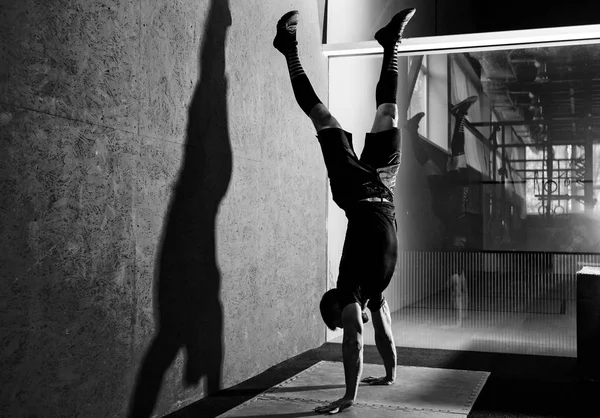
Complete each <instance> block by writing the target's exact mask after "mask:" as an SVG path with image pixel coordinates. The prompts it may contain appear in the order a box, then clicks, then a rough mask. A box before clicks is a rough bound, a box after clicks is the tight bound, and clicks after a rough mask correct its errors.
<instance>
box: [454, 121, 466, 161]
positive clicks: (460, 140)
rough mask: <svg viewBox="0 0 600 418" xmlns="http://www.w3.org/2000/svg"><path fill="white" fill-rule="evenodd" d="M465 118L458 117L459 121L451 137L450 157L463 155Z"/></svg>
mask: <svg viewBox="0 0 600 418" xmlns="http://www.w3.org/2000/svg"><path fill="white" fill-rule="evenodd" d="M465 120H466V119H465V117H464V115H462V116H460V120H459V121H456V128H455V129H454V135H453V136H452V155H453V156H455V155H461V154H464V153H465Z"/></svg>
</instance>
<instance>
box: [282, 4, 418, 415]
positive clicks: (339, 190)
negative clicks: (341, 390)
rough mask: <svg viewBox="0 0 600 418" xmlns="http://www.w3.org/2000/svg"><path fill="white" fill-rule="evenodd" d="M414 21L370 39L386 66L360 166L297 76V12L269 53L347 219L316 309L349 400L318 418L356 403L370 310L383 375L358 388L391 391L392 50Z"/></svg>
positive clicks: (397, 154) (395, 141) (395, 148)
mask: <svg viewBox="0 0 600 418" xmlns="http://www.w3.org/2000/svg"><path fill="white" fill-rule="evenodd" d="M414 13H415V9H406V10H403V11H402V12H400V13H398V14H396V15H395V16H394V17H393V18H392V19H391V21H390V22H389V23H388V25H386V26H385V27H383V28H382V29H380V30H379V31H377V33H376V34H375V39H376V40H377V42H379V44H380V45H381V46H382V47H383V64H382V68H381V74H380V79H379V82H378V83H377V86H376V93H375V96H376V97H375V99H376V104H377V109H376V112H375V120H374V122H373V127H372V129H371V132H370V133H367V134H366V138H365V146H364V149H363V152H362V154H361V156H360V158H358V157H357V155H356V153H355V152H354V148H353V144H352V134H350V133H349V132H346V131H344V130H343V129H342V127H341V126H340V124H339V122H338V121H337V120H336V119H335V118H334V117H333V115H332V114H331V113H330V112H329V110H328V109H327V108H326V107H325V105H323V103H321V101H320V100H319V98H318V97H317V95H316V94H315V92H314V90H313V88H312V86H311V83H310V81H309V80H308V77H307V76H306V74H305V73H304V70H303V69H302V65H301V64H300V59H299V58H298V47H297V44H298V43H297V40H296V29H297V25H298V12H297V11H291V12H289V13H286V14H285V15H284V16H283V17H282V18H281V19H280V20H279V22H278V23H277V35H276V36H275V40H274V41H273V45H274V46H275V48H277V49H278V50H279V51H280V52H281V53H282V54H283V55H284V56H285V58H286V61H287V65H288V70H289V73H290V78H291V82H292V89H293V91H294V96H295V98H296V101H297V102H298V105H299V106H300V108H301V109H302V110H303V111H304V113H306V114H307V115H308V117H309V118H310V119H311V121H312V122H313V124H314V126H315V129H316V131H317V138H318V140H319V144H320V146H321V150H322V152H323V157H324V160H325V166H326V168H327V175H328V177H329V182H330V186H331V192H332V197H333V200H334V202H335V203H336V204H337V205H338V206H339V207H340V208H341V209H342V210H344V211H345V214H346V217H347V219H348V227H347V230H346V237H345V240H344V247H343V251H342V258H341V261H340V266H339V276H338V280H337V287H336V288H335V289H331V290H329V291H328V292H326V293H325V294H324V295H323V298H322V299H321V303H320V310H321V315H322V317H323V321H324V322H325V324H326V325H327V327H329V328H330V329H331V330H335V329H336V328H343V331H344V336H343V341H342V354H343V363H344V375H345V381H346V393H345V395H344V397H342V398H341V399H338V400H337V401H335V402H332V403H331V404H329V405H326V406H322V407H319V408H316V409H315V410H316V411H317V412H321V413H336V412H340V411H342V410H344V409H346V408H348V407H350V406H352V404H353V403H354V401H355V400H356V395H357V391H358V385H359V379H360V376H361V374H362V365H363V359H362V356H363V339H362V333H363V320H362V315H363V311H364V310H365V309H366V308H367V307H368V308H369V309H370V311H371V313H372V316H373V327H374V330H375V343H376V346H377V349H378V351H379V353H380V355H381V357H382V359H383V364H384V367H385V371H386V374H385V376H383V377H379V378H375V377H368V378H365V379H363V380H362V381H363V382H365V383H368V384H372V385H390V384H392V383H393V382H394V380H395V378H396V346H395V343H394V338H393V335H392V328H391V316H390V310H389V307H388V304H387V302H386V300H385V298H384V297H383V291H384V290H385V289H386V288H387V286H388V285H389V283H390V280H391V278H392V275H393V273H394V269H395V267H396V260H397V250H398V237H397V235H396V233H397V227H396V217H395V212H394V185H395V183H396V175H397V173H398V169H399V167H400V159H401V149H400V144H401V138H400V131H399V130H398V127H397V126H398V122H397V116H398V115H397V113H398V109H397V105H396V93H397V86H398V61H397V59H398V58H397V54H398V51H397V47H398V44H399V42H400V40H401V37H402V32H403V31H404V28H405V27H406V24H407V23H408V22H409V20H410V19H411V18H412V16H413V15H414Z"/></svg>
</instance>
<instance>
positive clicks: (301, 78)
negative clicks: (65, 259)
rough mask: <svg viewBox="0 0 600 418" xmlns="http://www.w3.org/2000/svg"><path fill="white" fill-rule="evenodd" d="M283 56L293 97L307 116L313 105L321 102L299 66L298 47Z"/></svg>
mask: <svg viewBox="0 0 600 418" xmlns="http://www.w3.org/2000/svg"><path fill="white" fill-rule="evenodd" d="M284 55H285V60H286V61H287V65H288V70H289V72H290V79H291V81H292V89H293V90H294V96H295V97H296V101H297V102H298V105H299V106H300V108H301V109H302V111H303V112H304V113H306V114H307V115H308V114H309V113H310V111H311V110H312V108H313V107H315V105H317V104H319V103H321V100H320V99H319V97H318V96H317V94H316V93H315V91H314V89H313V87H312V85H311V84H310V80H309V79H308V77H307V76H306V73H305V72H304V69H303V68H302V64H300V57H298V47H297V46H293V47H292V48H290V49H288V50H287V51H286V52H285V54H284Z"/></svg>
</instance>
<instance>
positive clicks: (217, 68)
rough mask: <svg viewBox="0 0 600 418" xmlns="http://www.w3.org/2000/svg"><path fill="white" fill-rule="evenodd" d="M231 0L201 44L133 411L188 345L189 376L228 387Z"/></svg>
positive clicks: (148, 410) (210, 386) (147, 411)
mask: <svg viewBox="0 0 600 418" xmlns="http://www.w3.org/2000/svg"><path fill="white" fill-rule="evenodd" d="M229 26H231V14H230V9H229V1H228V0H212V3H211V6H210V12H209V14H208V17H207V21H206V25H205V30H204V37H203V39H202V47H201V50H200V69H201V78H200V80H199V82H198V84H197V86H196V89H195V91H194V95H193V97H192V101H191V103H190V107H189V113H188V126H187V137H186V143H185V152H184V157H183V163H182V167H181V171H180V175H179V178H178V181H177V183H176V187H175V190H174V194H173V197H172V200H171V202H170V206H169V210H168V214H167V217H166V220H165V224H164V225H163V232H162V242H161V245H160V248H159V256H158V258H157V265H156V266H155V282H154V298H155V301H156V302H157V305H156V306H157V325H156V331H155V332H156V334H155V336H154V338H153V340H152V342H151V344H150V347H149V348H148V351H147V353H146V355H145V358H144V360H143V363H142V366H141V368H140V370H139V372H138V376H137V380H136V384H135V389H134V391H133V395H132V398H131V400H130V406H129V416H130V417H149V416H151V414H152V412H153V410H154V409H155V406H156V403H157V400H158V395H159V392H160V388H161V385H162V381H163V377H164V375H165V372H166V371H167V369H168V368H169V367H170V366H171V364H172V363H173V361H174V360H175V358H176V356H177V353H178V352H179V350H180V349H184V350H185V355H186V364H185V372H184V377H183V380H184V383H185V385H186V386H191V385H197V384H198V383H199V382H200V379H201V378H202V377H206V392H207V394H211V393H214V392H216V391H218V390H220V389H221V374H222V359H223V309H222V305H221V301H220V287H221V276H220V271H219V266H218V264H217V255H216V237H215V234H216V217H217V212H218V209H219V204H220V202H221V200H222V199H223V197H224V196H225V193H226V191H227V187H228V185H229V181H230V179H231V171H232V152H231V144H230V138H229V132H228V117H227V81H226V78H225V38H226V34H227V29H228V27H229Z"/></svg>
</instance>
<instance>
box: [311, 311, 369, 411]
mask: <svg viewBox="0 0 600 418" xmlns="http://www.w3.org/2000/svg"><path fill="white" fill-rule="evenodd" d="M342 326H343V328H344V339H343V342H342V354H343V357H344V375H345V377H346V394H345V395H344V397H343V398H341V399H338V400H337V401H335V402H332V403H330V404H328V405H324V406H318V407H316V408H315V411H316V412H318V413H329V414H337V413H338V412H341V411H343V410H344V409H346V408H350V407H351V406H352V405H353V404H354V401H355V400H356V395H357V393H358V379H359V378H360V375H361V373H362V364H363V338H362V330H363V323H362V310H361V309H360V306H359V305H358V303H352V304H350V305H346V306H345V307H344V310H343V311H342Z"/></svg>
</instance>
